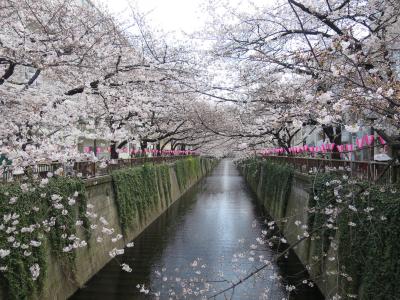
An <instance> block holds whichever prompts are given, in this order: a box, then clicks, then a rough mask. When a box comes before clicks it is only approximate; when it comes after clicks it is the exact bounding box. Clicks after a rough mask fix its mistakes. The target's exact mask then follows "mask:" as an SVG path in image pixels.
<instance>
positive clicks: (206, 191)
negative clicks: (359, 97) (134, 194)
mask: <svg viewBox="0 0 400 300" xmlns="http://www.w3.org/2000/svg"><path fill="white" fill-rule="evenodd" d="M263 226H264V217H263V215H262V213H261V209H260V208H259V207H257V205H256V203H255V201H254V199H253V195H252V194H251V193H250V191H249V190H248V189H247V187H246V184H245V182H244V180H243V178H242V177H241V176H240V175H239V173H238V171H237V170H236V168H235V166H234V165H233V163H232V161H230V160H222V161H221V162H220V164H219V165H218V166H217V167H216V169H214V171H213V172H212V174H211V175H210V176H208V177H206V178H204V179H203V180H202V181H201V182H200V183H199V184H197V185H196V186H195V187H193V188H192V189H191V190H190V191H189V192H188V193H186V194H185V195H184V196H183V197H182V198H181V199H180V200H178V201H177V202H176V203H175V204H174V205H172V206H171V207H170V208H169V209H168V210H167V211H166V212H165V213H164V214H163V215H162V216H161V217H160V218H158V219H157V220H156V221H155V222H154V223H152V224H151V225H150V226H149V227H148V228H147V229H146V230H145V231H144V232H143V233H142V234H141V235H140V236H139V237H138V238H136V239H135V241H134V242H135V246H134V247H133V248H129V249H126V252H125V254H124V255H123V256H122V257H118V261H116V260H113V261H111V262H110V263H109V264H108V265H106V266H105V267H104V268H103V269H102V270H101V271H100V272H99V273H98V274H96V275H95V276H94V277H93V278H92V279H91V280H90V281H89V282H88V283H87V285H86V287H85V288H83V289H81V290H79V291H78V292H77V293H76V294H75V295H74V296H73V297H72V298H71V299H74V300H78V299H85V300H88V299H96V300H102V299H149V298H150V299H156V298H157V297H156V296H155V295H154V293H157V294H158V293H160V297H159V298H160V299H201V298H202V297H205V296H206V297H209V296H212V295H213V294H215V293H216V291H220V290H221V289H224V288H226V287H228V286H229V285H230V283H229V282H231V281H232V282H234V281H237V280H238V279H239V278H242V277H244V276H245V275H246V274H248V273H250V272H251V271H253V270H254V269H255V268H256V267H258V266H260V265H261V264H262V263H261V262H260V260H271V261H273V260H272V259H271V258H272V257H273V254H274V253H273V250H271V249H269V248H268V247H267V246H266V245H260V244H259V243H257V241H256V239H257V238H258V237H260V234H261V230H262V229H263ZM257 244H258V245H257ZM255 245H257V247H255ZM118 262H119V263H121V262H126V263H128V264H129V265H130V266H132V268H133V271H132V272H131V273H127V272H124V271H122V270H121V267H120V266H119V263H118ZM282 269H285V270H291V269H292V266H285V265H283V266H281V269H280V268H279V267H278V265H277V264H276V263H274V262H272V265H271V266H270V267H268V268H266V270H264V271H263V272H261V273H260V274H258V276H254V277H252V278H251V279H250V280H248V281H246V282H244V283H242V284H240V285H238V286H237V287H236V288H235V289H234V290H230V291H228V292H227V293H226V298H227V299H230V298H231V295H232V292H233V293H234V294H233V295H234V296H233V299H239V300H242V299H243V300H244V299H273V300H274V299H277V300H281V299H284V298H286V299H288V298H290V299H297V300H299V299H307V300H313V299H321V296H320V295H319V294H318V293H317V292H316V291H315V290H311V289H304V288H300V290H301V292H298V293H291V294H290V295H288V293H287V291H286V289H285V285H287V284H288V283H287V282H285V279H283V280H282V279H277V278H279V277H280V276H283V277H285V278H290V277H291V276H290V275H291V274H285V272H286V271H285V272H283V271H282ZM290 272H291V271H290ZM293 272H298V270H294V271H293ZM288 275H289V276H288ZM284 282H285V283H284ZM138 284H140V285H142V284H144V286H145V289H150V292H149V294H148V295H144V293H140V288H138V287H137V285H138ZM151 293H153V295H152V296H150V294H151ZM217 299H225V297H224V296H222V295H221V296H219V297H217Z"/></svg>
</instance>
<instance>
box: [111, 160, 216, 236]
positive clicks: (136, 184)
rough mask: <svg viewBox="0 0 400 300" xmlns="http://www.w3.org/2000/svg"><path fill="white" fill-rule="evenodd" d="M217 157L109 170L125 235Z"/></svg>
mask: <svg viewBox="0 0 400 300" xmlns="http://www.w3.org/2000/svg"><path fill="white" fill-rule="evenodd" d="M215 163H216V160H212V159H206V158H200V157H189V158H186V159H180V160H177V161H176V162H175V163H174V164H173V165H172V166H168V165H151V164H148V165H144V166H141V167H135V168H131V169H124V170H117V171H114V172H113V173H112V178H113V186H114V191H115V200H116V204H117V208H118V215H119V220H120V224H121V228H122V230H123V233H124V235H125V236H126V237H127V238H129V237H131V236H132V235H134V233H133V232H135V228H141V227H143V225H144V224H148V223H149V220H151V219H152V218H153V216H154V213H155V212H160V211H164V210H165V209H166V208H167V207H168V206H169V205H171V204H172V202H173V201H175V200H177V199H178V198H179V196H180V195H182V194H183V193H184V192H185V191H186V190H187V189H188V188H189V187H191V186H192V185H193V184H194V183H196V182H197V181H198V180H199V179H200V178H202V177H203V176H204V175H205V174H207V172H209V171H210V170H211V169H212V168H213V167H214V165H215Z"/></svg>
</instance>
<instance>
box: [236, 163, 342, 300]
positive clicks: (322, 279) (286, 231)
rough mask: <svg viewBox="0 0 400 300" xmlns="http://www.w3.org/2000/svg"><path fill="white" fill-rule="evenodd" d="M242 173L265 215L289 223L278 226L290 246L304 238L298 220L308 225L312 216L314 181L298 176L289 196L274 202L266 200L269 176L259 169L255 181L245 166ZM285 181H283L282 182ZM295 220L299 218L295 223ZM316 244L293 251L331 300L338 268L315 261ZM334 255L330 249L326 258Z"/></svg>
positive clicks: (281, 194)
mask: <svg viewBox="0 0 400 300" xmlns="http://www.w3.org/2000/svg"><path fill="white" fill-rule="evenodd" d="M238 168H239V171H240V173H241V174H242V176H243V177H244V178H245V180H246V182H247V184H248V185H249V187H250V189H251V190H252V191H253V192H254V194H255V196H256V199H257V201H258V202H259V204H261V205H262V207H263V209H264V210H265V212H266V213H267V214H268V215H269V216H271V218H272V219H273V220H282V219H286V220H287V222H285V223H283V222H281V223H278V224H277V225H278V226H279V230H280V232H281V234H282V235H283V236H284V237H285V238H286V240H287V242H288V244H289V245H292V244H294V243H296V242H297V241H298V236H302V234H303V230H302V229H301V227H299V226H296V224H295V223H294V222H295V220H299V221H300V222H301V224H308V223H309V214H308V213H307V209H308V208H309V207H310V203H309V201H310V191H311V186H312V177H311V176H308V175H305V174H302V173H298V172H295V173H294V175H293V178H292V180H291V181H290V183H289V184H290V188H289V193H288V195H286V194H285V193H286V192H287V191H285V190H282V191H279V192H278V193H277V194H275V196H274V197H273V199H270V198H268V197H266V195H265V193H264V190H265V183H266V180H271V179H268V174H264V173H263V172H264V171H263V169H262V168H261V169H260V172H261V174H259V177H258V176H256V177H258V178H259V180H254V179H255V177H254V176H253V174H251V173H250V171H249V170H248V169H247V168H246V167H243V166H240V165H239V166H238ZM282 180H284V179H283V178H282ZM293 216H296V218H295V219H294V218H293ZM316 245H317V242H316V241H315V240H312V239H306V240H304V241H303V242H302V243H300V244H298V245H297V246H295V247H294V248H293V252H294V253H295V254H296V256H297V258H298V259H299V261H300V262H301V264H302V265H303V266H304V268H305V269H306V266H311V268H308V269H307V271H308V272H309V274H310V277H311V278H313V281H314V282H315V284H316V285H317V286H318V288H319V290H320V291H321V293H322V294H323V295H324V297H325V298H326V299H331V297H332V296H333V295H335V294H336V293H338V284H337V281H336V277H335V276H329V275H328V274H329V273H332V272H333V273H335V272H336V273H337V272H338V270H337V264H336V263H335V262H331V261H329V260H327V259H326V260H324V261H322V262H320V263H319V264H316V263H315V262H314V261H313V258H312V255H311V253H312V252H313V248H314V247H316ZM333 252H334V249H333V248H332V247H330V248H329V250H328V252H327V256H331V255H332V253H333Z"/></svg>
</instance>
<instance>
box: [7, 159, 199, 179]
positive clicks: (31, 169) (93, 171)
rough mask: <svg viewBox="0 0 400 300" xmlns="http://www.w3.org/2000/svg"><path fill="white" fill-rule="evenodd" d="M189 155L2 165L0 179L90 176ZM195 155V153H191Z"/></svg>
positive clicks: (169, 160) (170, 160)
mask: <svg viewBox="0 0 400 300" xmlns="http://www.w3.org/2000/svg"><path fill="white" fill-rule="evenodd" d="M189 156H190V155H179V156H153V157H136V158H129V159H114V160H109V161H108V162H104V161H97V162H93V161H79V162H73V163H66V164H61V163H59V162H52V163H43V164H37V165H35V166H28V167H25V168H24V169H19V170H21V171H19V172H18V171H17V170H16V169H13V168H12V167H11V166H3V167H1V169H0V181H1V180H3V181H5V182H7V181H10V180H19V179H21V178H24V177H26V176H37V177H40V178H46V177H47V176H48V174H49V173H55V174H57V173H58V175H63V176H77V177H82V178H92V177H97V176H103V175H108V174H110V173H111V172H112V171H113V170H117V169H122V168H129V167H133V166H138V165H143V164H146V163H152V164H159V163H165V162H173V161H176V160H178V159H183V158H187V157H189ZM191 156H195V155H191Z"/></svg>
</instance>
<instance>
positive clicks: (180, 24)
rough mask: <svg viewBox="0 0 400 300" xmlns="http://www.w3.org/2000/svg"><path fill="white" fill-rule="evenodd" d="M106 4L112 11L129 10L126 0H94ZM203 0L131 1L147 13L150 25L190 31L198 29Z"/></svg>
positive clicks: (164, 28) (201, 21)
mask: <svg viewBox="0 0 400 300" xmlns="http://www.w3.org/2000/svg"><path fill="white" fill-rule="evenodd" d="M96 2H97V3H99V2H100V3H102V4H104V5H106V6H107V7H108V8H109V10H110V11H111V12H113V13H117V14H120V13H122V14H124V12H125V13H126V12H127V11H129V5H128V0H96ZM204 2H205V1H204V0H136V1H131V3H133V5H134V6H135V5H136V6H137V7H138V9H139V11H140V12H141V13H148V15H147V17H146V18H147V20H148V21H149V23H150V24H151V25H152V27H153V26H154V27H156V28H161V29H163V30H164V31H166V32H170V31H176V32H178V33H179V32H181V31H184V32H187V33H191V32H193V31H195V30H197V29H200V28H201V27H202V25H203V24H204V17H203V15H202V14H201V12H200V5H201V3H204Z"/></svg>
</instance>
